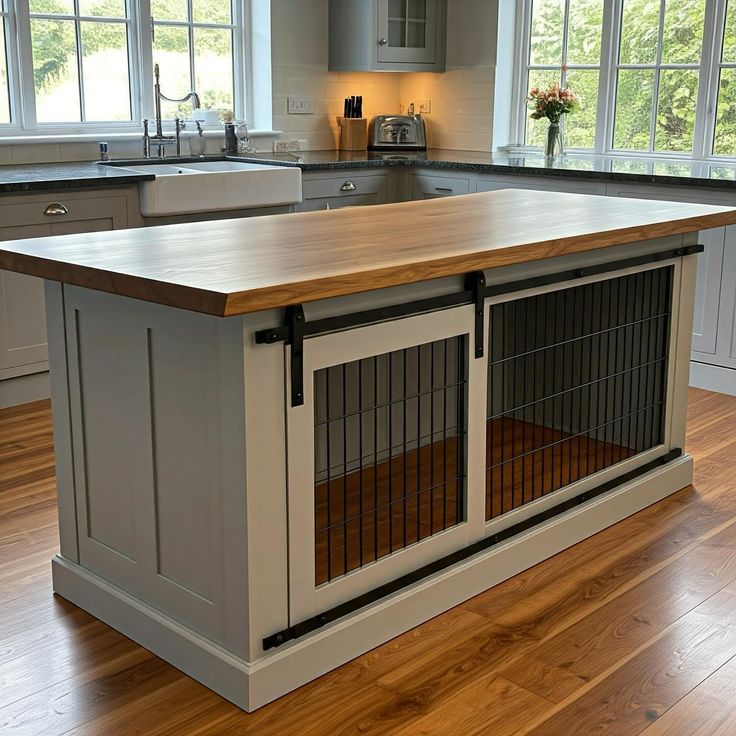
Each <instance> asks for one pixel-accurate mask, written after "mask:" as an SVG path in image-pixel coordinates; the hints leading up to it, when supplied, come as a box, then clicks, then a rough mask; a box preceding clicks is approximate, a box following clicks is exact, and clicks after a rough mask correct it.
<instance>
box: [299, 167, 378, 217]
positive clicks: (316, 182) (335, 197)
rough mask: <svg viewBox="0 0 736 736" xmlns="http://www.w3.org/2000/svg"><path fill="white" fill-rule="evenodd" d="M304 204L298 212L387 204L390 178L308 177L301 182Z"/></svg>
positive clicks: (332, 174)
mask: <svg viewBox="0 0 736 736" xmlns="http://www.w3.org/2000/svg"><path fill="white" fill-rule="evenodd" d="M302 197H303V201H302V202H301V203H300V204H298V205H297V206H296V210H297V212H313V211H315V210H335V209H340V208H341V207H361V206H364V205H370V204H385V203H386V202H388V175H387V173H386V172H380V173H370V174H361V173H356V172H352V171H348V172H345V173H344V174H343V175H340V176H335V172H330V174H329V175H328V176H325V175H316V176H308V175H305V176H304V178H303V180H302Z"/></svg>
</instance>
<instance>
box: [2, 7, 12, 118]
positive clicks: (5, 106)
mask: <svg viewBox="0 0 736 736" xmlns="http://www.w3.org/2000/svg"><path fill="white" fill-rule="evenodd" d="M8 94H9V90H8V63H7V58H6V56H5V18H1V17H0V123H9V122H10V98H9V97H8Z"/></svg>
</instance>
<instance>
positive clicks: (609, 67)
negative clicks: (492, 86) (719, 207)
mask: <svg viewBox="0 0 736 736" xmlns="http://www.w3.org/2000/svg"><path fill="white" fill-rule="evenodd" d="M732 1H733V2H736V0H732ZM532 2H533V0H519V2H518V3H517V11H516V43H515V54H514V58H513V65H514V73H513V89H514V90H515V97H516V100H517V104H515V105H512V109H511V111H510V118H511V119H510V130H511V131H512V134H513V136H514V137H515V140H516V141H517V143H516V144H515V145H514V144H512V145H511V146H509V147H512V148H514V149H515V150H519V149H521V150H529V151H537V150H539V148H538V147H534V146H527V145H525V143H524V141H525V133H526V118H527V116H528V114H529V110H528V108H527V104H526V96H527V94H528V90H527V89H526V87H527V78H528V77H527V75H528V71H529V56H530V55H529V50H530V43H531V13H532ZM726 9H727V0H706V7H705V20H704V31H703V46H702V50H701V58H700V64H699V66H698V64H684V65H683V64H662V63H659V62H660V56H661V50H660V48H658V52H657V63H656V64H644V65H630V64H621V65H619V63H618V55H619V40H620V33H621V19H622V15H623V0H610V1H608V0H607V1H604V7H603V23H602V46H601V63H600V77H599V87H598V106H597V119H598V120H599V121H601V122H600V123H599V124H598V125H597V126H596V136H595V146H594V147H593V148H578V149H575V148H570V147H567V150H569V151H572V152H578V153H583V154H591V155H614V156H615V155H624V156H627V157H642V158H647V159H652V158H662V159H701V160H714V161H719V162H723V161H730V160H731V159H733V156H728V155H716V154H714V153H713V140H714V135H715V120H716V104H717V100H718V83H719V77H720V69H721V68H722V67H726V68H729V67H731V68H734V67H736V64H729V63H726V64H722V63H721V52H722V46H723V33H724V24H725V17H726ZM661 19H662V13H660V34H659V38H658V46H659V47H661V42H662V28H661V26H662V22H661ZM536 66H545V65H535V67H536ZM632 66H641V68H653V69H655V70H656V71H657V79H658V78H659V70H661V69H670V68H675V69H677V68H696V69H698V70H699V75H698V95H697V102H696V115H695V124H694V135H693V150H692V152H682V151H655V150H647V151H629V150H623V149H615V148H613V128H614V122H615V108H616V82H617V73H618V69H619V67H622V68H630V67H632ZM532 68H534V67H532ZM654 104H655V108H656V104H657V100H656V90H655V100H654ZM655 116H656V109H655V111H654V113H653V115H652V120H654V119H655ZM653 142H654V141H653V139H652V137H651V136H650V144H653ZM734 153H735V154H736V152H734Z"/></svg>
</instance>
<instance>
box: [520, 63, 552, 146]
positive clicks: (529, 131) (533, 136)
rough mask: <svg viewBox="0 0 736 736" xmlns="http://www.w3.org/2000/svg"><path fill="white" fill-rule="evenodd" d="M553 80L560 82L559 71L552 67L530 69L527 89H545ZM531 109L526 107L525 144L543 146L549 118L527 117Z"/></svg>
mask: <svg viewBox="0 0 736 736" xmlns="http://www.w3.org/2000/svg"><path fill="white" fill-rule="evenodd" d="M554 82H557V84H559V83H560V73H559V72H558V71H556V70H554V69H530V70H529V84H528V86H527V90H530V89H533V88H534V87H540V88H542V89H546V88H547V87H549V86H550V85H551V84H553V83H554ZM530 112H531V110H530V109H529V108H527V109H526V144H527V145H529V146H543V145H544V142H545V140H546V138H547V128H548V127H549V120H547V118H542V119H541V120H532V119H531V118H530V117H529V113H530Z"/></svg>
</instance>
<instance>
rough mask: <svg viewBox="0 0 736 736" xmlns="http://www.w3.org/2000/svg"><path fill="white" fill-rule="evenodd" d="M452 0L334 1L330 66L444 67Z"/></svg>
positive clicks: (431, 69) (332, 68) (362, 68)
mask: <svg viewBox="0 0 736 736" xmlns="http://www.w3.org/2000/svg"><path fill="white" fill-rule="evenodd" d="M446 27H447V0H330V63H329V68H330V71H394V72H416V71H423V72H443V71H444V70H445V46H446V43H445V35H446Z"/></svg>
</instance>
